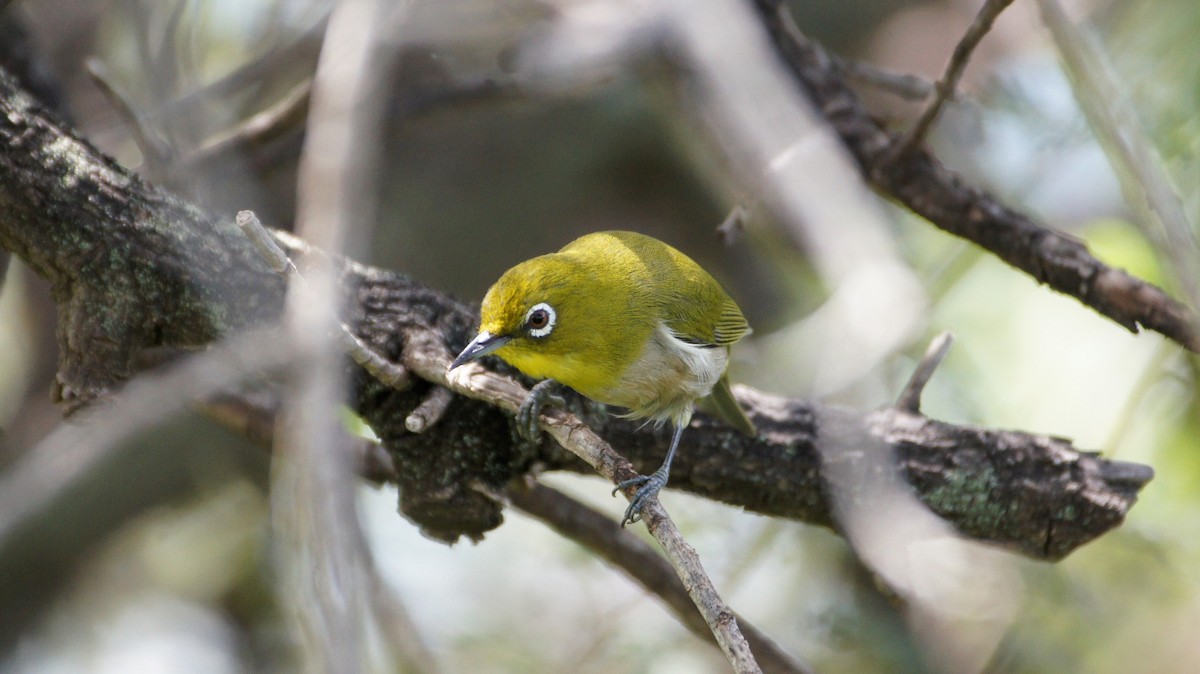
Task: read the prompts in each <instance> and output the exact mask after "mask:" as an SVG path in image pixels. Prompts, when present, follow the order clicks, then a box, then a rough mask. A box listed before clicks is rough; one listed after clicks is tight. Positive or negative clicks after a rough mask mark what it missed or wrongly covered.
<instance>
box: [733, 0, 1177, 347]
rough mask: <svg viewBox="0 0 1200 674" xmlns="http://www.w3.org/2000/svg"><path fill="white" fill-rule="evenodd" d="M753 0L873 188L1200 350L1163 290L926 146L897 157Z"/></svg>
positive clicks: (812, 53) (798, 42)
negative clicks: (956, 169)
mask: <svg viewBox="0 0 1200 674" xmlns="http://www.w3.org/2000/svg"><path fill="white" fill-rule="evenodd" d="M754 2H755V7H756V8H757V9H758V10H759V13H760V16H761V17H762V20H763V23H764V24H765V26H766V28H767V31H768V33H769V34H770V38H771V40H772V41H773V43H774V45H775V48H776V50H777V51H778V53H779V56H780V58H781V59H782V60H783V62H784V63H785V65H786V66H787V67H788V69H789V70H790V72H791V73H792V75H793V76H794V77H795V79H796V81H797V83H798V84H799V85H800V86H801V87H802V88H803V89H804V91H805V92H806V93H807V94H808V95H809V96H810V97H811V98H812V100H813V102H814V103H815V104H816V106H817V108H818V109H820V110H821V112H822V114H824V116H825V118H826V120H828V122H829V124H830V125H831V126H832V127H833V129H834V131H835V132H836V133H837V134H838V135H839V136H840V137H841V139H842V142H843V143H845V145H846V147H847V149H849V150H850V153H851V154H852V155H853V156H854V158H855V160H856V161H857V162H858V164H859V167H860V169H861V170H862V173H863V175H864V176H865V177H866V179H867V180H868V181H869V182H870V183H871V184H872V185H873V186H874V187H875V188H876V189H877V190H879V191H880V192H882V193H883V194H885V195H887V196H889V197H891V198H893V199H895V200H896V201H898V202H900V203H901V204H904V205H905V206H906V207H908V208H909V209H911V210H912V211H913V212H914V213H916V214H918V215H920V216H922V217H924V218H925V219H927V220H929V222H930V223H932V224H933V225H934V226H936V227H938V228H940V229H942V230H945V231H946V232H949V233H951V234H954V235H955V236H958V237H961V238H964V239H966V240H968V241H971V242H973V243H975V244H977V245H979V246H980V247H981V248H983V249H984V250H987V251H989V252H991V253H992V254H994V255H995V256H997V257H998V258H1000V259H1001V260H1003V261H1005V262H1006V263H1008V264H1010V265H1012V266H1013V267H1016V268H1017V269H1020V270H1021V271H1023V272H1025V273H1027V274H1029V275H1030V276H1032V277H1033V278H1035V279H1037V281H1038V282H1039V283H1045V284H1047V285H1048V286H1050V287H1051V288H1053V289H1054V290H1056V291H1058V292H1060V293H1063V294H1064V295H1069V296H1071V297H1074V298H1075V299H1077V300H1079V301H1080V302H1082V303H1083V304H1084V305H1086V306H1089V307H1091V308H1092V309H1094V310H1096V311H1097V312H1099V313H1100V314H1101V315H1103V316H1105V317H1107V318H1109V319H1111V320H1113V321H1115V322H1116V323H1118V324H1119V325H1121V326H1123V327H1124V328H1126V329H1127V330H1130V331H1133V332H1136V331H1137V330H1138V327H1139V326H1142V327H1145V328H1149V329H1151V330H1154V331H1156V332H1159V333H1161V334H1163V335H1165V336H1166V337H1168V338H1170V339H1172V340H1174V341H1175V342H1177V343H1178V344H1180V345H1182V346H1184V347H1185V348H1187V349H1190V350H1192V351H1200V332H1198V331H1197V329H1196V327H1195V326H1196V325H1197V322H1196V320H1195V316H1194V314H1193V313H1192V312H1191V311H1189V310H1188V308H1187V307H1185V306H1184V305H1182V304H1180V303H1179V302H1177V301H1175V300H1174V299H1172V298H1171V297H1170V296H1168V295H1167V294H1166V293H1165V292H1163V290H1162V289H1160V288H1158V287H1156V286H1154V285H1152V284H1150V283H1147V282H1145V281H1143V280H1141V279H1138V278H1135V277H1133V276H1131V275H1129V274H1128V273H1126V272H1125V271H1123V270H1120V269H1114V268H1112V267H1110V266H1108V265H1106V264H1104V263H1103V262H1101V261H1099V260H1097V259H1096V258H1095V257H1094V256H1093V255H1092V254H1091V253H1089V252H1088V250H1087V247H1086V246H1085V245H1083V244H1082V243H1081V242H1079V241H1077V240H1075V239H1073V238H1071V237H1068V236H1066V235H1064V234H1061V233H1059V232H1056V231H1054V230H1052V229H1048V228H1046V227H1043V226H1042V225H1039V224H1037V223H1036V222H1034V221H1033V220H1032V219H1031V218H1029V217H1028V216H1026V215H1024V214H1022V213H1019V212H1017V211H1014V210H1013V209H1011V208H1008V207H1006V206H1004V205H1003V204H1001V203H1000V202H999V201H998V200H997V199H996V197H995V196H993V195H991V194H989V193H987V192H985V191H983V190H980V189H978V188H975V187H972V186H970V185H968V184H966V183H965V182H963V181H962V179H961V178H959V176H957V175H955V174H954V173H953V172H951V171H949V170H947V169H946V168H945V167H944V166H942V165H941V164H940V163H939V162H938V160H937V158H936V157H934V156H933V155H931V154H930V153H929V152H928V151H927V150H924V149H919V148H914V149H913V150H912V151H911V152H906V153H903V155H897V154H896V153H895V151H894V148H895V147H896V143H898V142H900V140H899V138H898V136H897V134H895V133H893V132H891V131H888V130H887V129H885V128H883V127H882V126H880V124H879V122H877V121H876V120H875V119H873V118H872V117H871V115H870V114H868V112H867V110H866V108H865V107H864V106H863V104H862V101H861V100H860V99H859V98H858V96H857V95H856V94H855V93H854V92H853V91H852V90H851V89H850V88H849V86H847V85H846V83H845V81H844V80H843V79H842V77H841V75H840V74H839V73H838V69H837V68H836V67H835V65H834V62H833V60H832V58H831V57H830V56H829V55H828V54H827V53H825V50H824V49H822V48H821V47H820V45H818V44H816V43H815V42H813V41H811V40H809V39H808V38H806V37H805V36H804V35H803V34H802V33H801V32H800V30H799V29H798V28H797V27H796V24H795V22H794V21H793V20H792V16H791V14H790V12H788V10H787V7H786V5H785V4H784V3H783V2H782V0H754Z"/></svg>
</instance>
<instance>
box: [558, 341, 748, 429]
mask: <svg viewBox="0 0 1200 674" xmlns="http://www.w3.org/2000/svg"><path fill="white" fill-rule="evenodd" d="M728 362H729V350H728V349H727V348H725V347H707V346H701V345H697V344H692V343H690V342H685V341H684V340H682V339H680V338H679V337H677V336H675V334H674V333H672V332H671V330H670V329H669V328H667V326H666V325H665V324H660V325H659V326H658V328H657V329H656V330H655V331H654V333H653V335H652V336H651V338H650V339H649V340H647V342H646V346H645V348H644V349H643V351H642V354H641V355H640V356H639V357H638V358H637V359H636V360H635V361H634V362H633V363H632V364H631V365H630V366H629V367H627V368H625V370H624V372H622V373H621V375H620V377H619V379H618V380H617V382H616V383H615V384H614V385H612V386H609V387H606V388H605V389H604V390H600V391H596V392H595V393H596V394H595V395H591V394H588V393H587V392H585V391H580V393H583V394H584V395H587V396H588V397H589V398H593V399H595V400H598V401H600V402H603V403H606V404H609V405H618V406H621V407H626V408H628V409H629V416H630V417H631V418H634V419H652V420H654V421H659V422H661V421H670V422H673V423H675V424H677V425H680V426H682V425H686V424H687V422H688V421H689V420H690V419H691V417H692V405H693V403H694V402H695V401H696V400H697V399H699V398H703V397H704V396H707V395H708V394H709V393H711V392H712V389H713V386H715V385H716V383H717V381H718V380H719V379H720V378H721V375H722V374H724V373H725V367H726V366H727V365H728ZM576 390H579V389H576Z"/></svg>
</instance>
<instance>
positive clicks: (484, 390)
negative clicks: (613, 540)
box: [404, 334, 761, 672]
mask: <svg viewBox="0 0 1200 674" xmlns="http://www.w3.org/2000/svg"><path fill="white" fill-rule="evenodd" d="M407 346H408V347H411V348H406V349H405V352H404V365H405V367H407V368H408V369H409V370H411V371H412V372H414V373H415V374H417V375H418V376H419V377H421V378H422V379H424V380H426V381H429V382H433V383H435V384H439V385H441V386H445V387H446V388H449V389H451V390H453V391H454V392H456V393H460V394H462V395H465V396H468V397H471V398H475V399H477V400H484V401H487V402H490V403H493V404H497V405H498V406H500V407H501V408H502V409H504V410H505V411H506V412H509V413H510V414H515V413H516V411H517V408H518V407H520V404H521V402H522V401H524V400H525V398H526V396H527V395H528V391H526V390H525V388H524V387H523V386H521V385H520V384H518V383H517V382H515V381H512V380H509V379H507V378H505V377H501V376H499V375H496V374H494V373H492V372H489V371H487V370H484V369H483V368H482V367H480V366H479V365H478V364H477V363H468V364H467V365H466V366H461V367H459V368H457V369H456V370H455V371H454V372H450V371H449V369H450V363H451V362H452V361H453V360H454V358H453V357H452V356H451V354H450V352H449V351H448V350H447V349H446V347H445V342H444V341H443V340H442V338H441V336H440V335H436V334H426V335H423V336H422V337H416V335H412V334H410V335H409V339H408V345H407ZM540 425H541V427H542V430H544V431H546V432H547V433H549V434H550V436H551V437H553V438H554V439H555V440H556V441H558V443H559V445H561V446H562V447H564V448H566V449H567V450H569V451H570V452H571V453H572V454H574V455H575V456H577V457H579V458H581V459H583V460H584V461H585V462H587V464H588V465H590V466H591V467H592V468H593V469H594V470H595V471H596V472H597V473H599V474H600V475H601V476H602V477H604V478H605V479H607V480H609V481H611V482H613V483H614V484H616V483H620V482H624V481H626V480H629V479H630V478H632V477H635V476H636V475H637V473H635V472H633V469H632V466H631V465H630V463H629V462H628V461H627V460H625V459H624V458H623V457H622V456H621V455H620V454H617V453H616V452H615V451H613V449H612V447H610V446H609V445H608V443H606V442H605V441H604V440H602V439H601V438H600V436H598V435H596V434H595V433H593V432H592V430H591V429H590V428H588V427H587V426H586V425H585V424H584V423H583V422H581V421H580V420H579V419H578V418H576V417H575V416H574V415H571V414H569V413H566V412H564V411H562V410H550V411H549V412H548V413H544V414H543V415H542V418H541V420H540ZM636 491H637V489H636V488H635V487H629V488H627V489H625V496H626V498H630V499H632V498H633V496H634V494H635V493H636ZM642 519H643V521H644V522H645V523H646V529H648V530H649V531H650V535H651V536H654V538H655V540H657V541H658V543H659V545H661V546H662V548H663V551H664V552H665V553H666V555H667V559H668V560H669V561H670V563H671V566H672V567H673V568H674V569H675V572H676V573H677V574H678V575H679V579H680V580H681V581H683V585H684V587H686V588H687V592H688V596H689V597H691V599H692V602H693V603H694V604H695V605H696V608H697V609H699V611H700V614H701V615H702V616H704V621H705V623H707V624H708V627H709V629H710V630H712V633H713V636H714V637H715V638H716V640H717V644H718V645H719V646H720V648H721V652H722V653H724V654H725V657H726V658H727V659H728V660H729V663H730V664H731V665H733V668H734V671H737V672H758V671H761V670H760V669H759V666H758V664H757V663H756V662H755V660H754V655H753V653H751V652H750V646H749V645H748V644H747V643H746V639H745V637H744V636H742V633H741V630H740V629H739V628H738V624H737V618H736V617H735V616H734V614H733V611H732V610H730V609H729V607H728V606H727V605H726V604H725V602H724V600H722V599H721V596H720V595H719V594H718V593H717V590H716V587H714V586H713V583H712V580H711V579H710V578H709V577H708V574H707V573H706V572H705V571H704V567H703V565H702V564H701V563H700V557H699V555H697V554H696V550H695V548H693V547H692V546H691V545H690V544H689V543H688V542H687V541H686V540H685V539H684V538H683V535H682V534H681V533H680V532H679V529H678V528H677V527H676V526H675V523H674V522H673V521H672V520H671V518H670V516H669V515H667V511H666V509H664V508H663V507H662V504H661V503H659V502H658V500H657V499H654V500H652V501H651V502H650V503H649V504H648V506H647V507H646V508H645V509H644V510H643V516H642Z"/></svg>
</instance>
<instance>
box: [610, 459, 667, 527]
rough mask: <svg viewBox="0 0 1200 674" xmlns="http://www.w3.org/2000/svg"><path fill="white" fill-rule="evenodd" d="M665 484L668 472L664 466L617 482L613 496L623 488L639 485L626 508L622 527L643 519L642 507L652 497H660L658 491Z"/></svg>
mask: <svg viewBox="0 0 1200 674" xmlns="http://www.w3.org/2000/svg"><path fill="white" fill-rule="evenodd" d="M665 486H667V472H666V471H664V470H663V469H662V468H659V469H658V470H656V471H654V472H653V473H651V474H649V475H638V476H637V477H635V478H631V479H628V480H623V481H621V482H619V483H617V487H616V489H613V491H612V493H613V496H616V494H617V492H618V491H621V490H622V489H626V488H628V487H638V490H637V492H636V493H635V494H634V495H633V498H632V499H630V501H629V507H628V508H626V509H625V516H624V517H622V518H621V528H622V529H624V528H625V525H626V524H636V523H637V522H640V521H642V508H644V507H645V506H646V504H647V503H649V502H650V500H651V499H655V498H658V492H660V491H662V488H663V487H665Z"/></svg>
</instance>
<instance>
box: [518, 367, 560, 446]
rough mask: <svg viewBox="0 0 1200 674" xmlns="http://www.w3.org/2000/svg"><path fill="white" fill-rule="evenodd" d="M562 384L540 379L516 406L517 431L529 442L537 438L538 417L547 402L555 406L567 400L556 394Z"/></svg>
mask: <svg viewBox="0 0 1200 674" xmlns="http://www.w3.org/2000/svg"><path fill="white" fill-rule="evenodd" d="M561 389H562V384H559V383H558V382H556V381H554V380H553V379H547V380H545V381H540V382H538V383H537V384H536V385H534V387H533V388H531V389H529V395H528V396H527V397H526V398H525V401H524V402H522V403H521V406H520V407H518V408H517V433H519V434H520V435H521V437H522V438H524V439H525V440H528V441H530V442H534V441H536V440H537V439H538V417H539V416H541V414H542V408H543V407H545V406H546V404H547V403H549V404H552V405H554V406H556V407H565V406H566V404H567V402H566V401H565V400H563V398H562V396H560V395H558V393H559V391H560V390H561Z"/></svg>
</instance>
